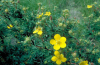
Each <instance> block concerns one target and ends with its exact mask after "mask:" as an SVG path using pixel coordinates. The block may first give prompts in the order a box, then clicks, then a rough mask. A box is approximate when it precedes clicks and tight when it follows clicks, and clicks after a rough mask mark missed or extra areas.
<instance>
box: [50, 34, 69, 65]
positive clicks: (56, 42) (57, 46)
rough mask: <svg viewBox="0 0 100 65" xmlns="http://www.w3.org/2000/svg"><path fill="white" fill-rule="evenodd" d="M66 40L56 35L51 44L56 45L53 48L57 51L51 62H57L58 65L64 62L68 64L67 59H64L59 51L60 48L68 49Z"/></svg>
mask: <svg viewBox="0 0 100 65" xmlns="http://www.w3.org/2000/svg"><path fill="white" fill-rule="evenodd" d="M65 42H66V38H65V37H61V36H60V35H59V34H56V35H55V36H54V39H51V40H50V44H52V45H54V46H53V48H54V49H55V50H56V51H55V52H54V55H55V56H53V57H52V58H51V60H52V61H56V64H59V65H60V64H61V63H62V62H66V60H67V58H65V57H64V55H63V54H60V53H59V51H57V50H59V49H60V48H65V47H66V43H65Z"/></svg>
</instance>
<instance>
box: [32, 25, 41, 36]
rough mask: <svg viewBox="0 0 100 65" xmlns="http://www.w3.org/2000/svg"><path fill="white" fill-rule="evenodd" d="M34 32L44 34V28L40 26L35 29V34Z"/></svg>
mask: <svg viewBox="0 0 100 65" xmlns="http://www.w3.org/2000/svg"><path fill="white" fill-rule="evenodd" d="M34 33H37V34H39V35H42V33H43V32H42V28H41V27H39V26H38V27H37V28H36V29H35V31H34V32H33V34H34Z"/></svg>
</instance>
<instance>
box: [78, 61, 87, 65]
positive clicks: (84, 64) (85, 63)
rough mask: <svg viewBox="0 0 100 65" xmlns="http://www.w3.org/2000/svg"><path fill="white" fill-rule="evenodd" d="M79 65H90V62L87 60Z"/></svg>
mask: <svg viewBox="0 0 100 65" xmlns="http://www.w3.org/2000/svg"><path fill="white" fill-rule="evenodd" d="M79 65H88V61H87V60H86V61H82V62H80V63H79Z"/></svg>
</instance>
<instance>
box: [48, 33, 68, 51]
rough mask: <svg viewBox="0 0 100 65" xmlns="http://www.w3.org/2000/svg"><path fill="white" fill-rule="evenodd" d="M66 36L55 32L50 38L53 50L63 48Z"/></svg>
mask: <svg viewBox="0 0 100 65" xmlns="http://www.w3.org/2000/svg"><path fill="white" fill-rule="evenodd" d="M65 42H66V38H65V37H61V36H60V35H59V34H56V35H55V36H54V39H51V40H50V44H52V45H54V46H53V48H54V49H55V50H59V49H60V47H61V48H65V47H66V43H65Z"/></svg>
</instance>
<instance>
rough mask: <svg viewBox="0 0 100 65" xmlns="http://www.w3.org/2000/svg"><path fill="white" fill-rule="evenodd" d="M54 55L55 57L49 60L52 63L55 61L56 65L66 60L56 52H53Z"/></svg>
mask: <svg viewBox="0 0 100 65" xmlns="http://www.w3.org/2000/svg"><path fill="white" fill-rule="evenodd" d="M54 54H55V56H53V57H52V58H51V60H52V61H54V62H55V61H56V64H59V65H60V64H61V63H62V62H66V60H67V59H66V58H65V57H64V55H63V54H60V53H59V52H58V51H55V52H54Z"/></svg>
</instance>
